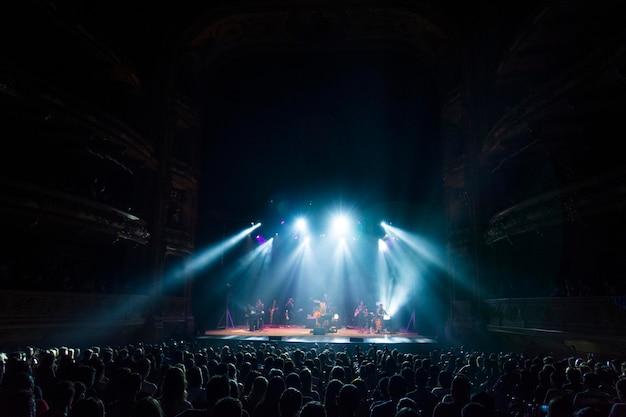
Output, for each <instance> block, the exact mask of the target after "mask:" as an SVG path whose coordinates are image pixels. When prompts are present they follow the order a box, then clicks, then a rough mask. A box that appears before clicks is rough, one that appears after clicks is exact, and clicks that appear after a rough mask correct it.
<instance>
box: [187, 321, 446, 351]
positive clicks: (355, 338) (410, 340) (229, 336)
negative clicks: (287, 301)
mask: <svg viewBox="0 0 626 417" xmlns="http://www.w3.org/2000/svg"><path fill="white" fill-rule="evenodd" d="M196 339H197V340H203V341H206V342H220V341H223V342H239V341H249V342H284V343H305V344H306V343H317V344H320V343H324V344H326V343H333V344H354V343H359V344H361V343H363V344H389V345H391V344H412V345H424V347H426V346H430V347H431V348H433V347H434V345H437V341H436V340H435V339H433V338H429V337H426V336H422V335H419V334H418V333H417V332H412V331H406V330H404V331H403V330H401V331H398V332H393V333H392V332H388V331H385V332H382V333H380V334H378V333H375V332H372V333H368V332H367V330H365V331H361V330H360V329H359V328H349V327H343V328H337V332H336V333H330V332H326V333H324V332H322V333H321V334H314V332H313V329H311V328H308V327H305V326H290V327H286V326H264V327H263V329H261V330H256V331H250V330H249V329H248V327H247V326H240V327H228V328H225V329H224V328H222V329H217V330H207V331H205V332H204V335H200V336H198V337H196Z"/></svg>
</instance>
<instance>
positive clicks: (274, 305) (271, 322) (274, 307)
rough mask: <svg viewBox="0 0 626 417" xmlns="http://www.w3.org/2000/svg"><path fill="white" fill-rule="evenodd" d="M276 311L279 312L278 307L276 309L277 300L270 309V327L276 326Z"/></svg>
mask: <svg viewBox="0 0 626 417" xmlns="http://www.w3.org/2000/svg"><path fill="white" fill-rule="evenodd" d="M276 310H278V307H276V300H274V302H273V303H272V306H271V307H270V326H271V325H273V324H274V312H275V311H276Z"/></svg>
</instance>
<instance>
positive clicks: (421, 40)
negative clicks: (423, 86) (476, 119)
mask: <svg viewBox="0 0 626 417" xmlns="http://www.w3.org/2000/svg"><path fill="white" fill-rule="evenodd" d="M256 6H257V7H255V8H254V9H251V10H248V11H245V10H242V9H241V8H237V9H232V10H227V9H219V10H217V9H216V10H213V11H212V12H211V14H209V15H205V16H203V17H201V18H199V19H197V20H196V22H194V23H193V24H192V25H190V29H189V31H188V32H187V34H186V35H185V37H184V38H182V39H181V41H180V43H179V45H180V48H178V50H177V51H175V54H176V55H177V56H178V59H174V60H173V62H179V64H178V66H176V67H175V68H172V73H171V78H170V80H171V82H172V86H173V90H174V91H177V92H180V93H182V96H183V97H187V98H188V99H189V101H190V104H191V107H196V108H197V109H201V108H202V103H203V100H204V99H205V97H206V94H207V92H208V91H209V89H210V85H211V84H212V83H218V82H219V77H218V76H217V74H218V73H219V69H220V68H222V67H227V66H228V65H229V64H230V63H232V62H234V61H236V60H237V59H240V58H242V57H246V56H251V55H255V54H258V55H261V54H274V55H280V54H290V53H294V52H298V51H305V52H306V51H311V52H315V53H325V52H327V53H335V54H336V53H342V52H349V51H352V52H354V51H358V52H363V53H367V52H368V51H393V52H395V53H398V54H404V55H407V56H411V57H413V58H414V59H415V60H416V61H418V62H419V63H420V64H421V68H420V71H424V74H425V76H422V77H421V78H422V81H421V82H424V81H423V79H427V80H428V83H429V84H431V88H432V91H431V92H430V96H431V99H433V100H437V101H438V104H439V105H438V107H441V102H442V101H443V96H444V94H447V93H448V91H449V90H451V89H453V88H454V86H456V85H458V84H459V83H460V82H461V79H460V74H461V70H460V63H459V64H457V65H452V66H451V65H449V64H450V57H451V56H454V57H459V58H458V59H460V57H461V54H460V53H458V52H455V51H456V49H457V48H458V43H457V42H456V40H455V39H456V37H455V36H452V31H450V30H447V29H443V26H441V25H438V24H435V23H434V20H430V19H428V18H426V17H425V15H424V14H421V13H419V11H415V10H413V9H406V8H400V7H397V8H396V7H350V6H347V7H328V8H325V7H324V8H310V7H295V6H290V7H285V8H277V7H272V8H268V9H265V10H264V9H262V8H261V7H258V5H256ZM419 80H420V76H419V75H417V74H416V82H420V81H419ZM431 80H432V82H431ZM433 86H434V87H433ZM201 140H202V141H213V140H216V138H211V137H203V138H202V139H201ZM217 140H219V138H217ZM202 146H206V145H202ZM209 322H210V320H209Z"/></svg>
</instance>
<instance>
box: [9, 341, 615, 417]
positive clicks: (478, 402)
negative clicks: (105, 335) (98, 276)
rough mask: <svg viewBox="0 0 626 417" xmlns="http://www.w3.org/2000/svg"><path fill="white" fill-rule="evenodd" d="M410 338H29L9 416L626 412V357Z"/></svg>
mask: <svg viewBox="0 0 626 417" xmlns="http://www.w3.org/2000/svg"><path fill="white" fill-rule="evenodd" d="M402 346H403V348H402V349H401V348H393V349H390V348H389V347H388V346H385V345H373V344H372V345H360V344H356V343H355V344H345V345H334V344H325V345H323V346H320V345H319V344H316V343H301V344H286V345H280V344H278V343H274V344H272V343H270V342H253V343H248V342H245V343H244V342H235V343H233V344H219V345H214V346H202V345H201V344H200V342H198V341H190V342H181V341H177V342H173V341H171V342H169V343H162V344H139V345H137V346H135V345H125V346H113V347H110V346H107V347H98V346H93V347H89V348H85V349H80V348H70V347H52V348H46V349H43V348H36V347H27V348H24V349H20V350H17V351H11V352H2V353H0V356H1V359H2V361H1V362H2V366H1V367H0V370H1V374H0V378H1V385H0V387H1V389H0V416H2V417H4V416H6V417H23V416H29V417H35V416H37V417H56V416H67V417H104V416H106V417H152V416H154V417H175V416H179V417H192V416H198V417H205V416H206V417H213V416H216V417H218V416H219V417H231V416H237V417H296V416H299V417H348V416H351V417H400V416H404V417H407V416H419V417H431V416H432V417H451V416H458V417H474V416H481V417H507V416H510V417H540V416H547V417H560V416H602V417H618V416H624V415H626V414H625V413H626V375H625V370H626V362H625V361H624V360H623V359H621V358H612V359H606V358H603V359H602V360H600V359H599V358H597V357H595V356H593V355H583V356H570V357H562V358H558V357H556V355H553V354H549V353H548V354H545V355H536V356H532V357H530V356H526V355H525V354H523V353H515V352H508V353H504V352H487V351H477V350H471V349H466V348H464V347H449V348H446V349H443V348H433V349H431V350H428V351H425V352H424V351H422V352H421V353H417V352H415V351H412V350H413V349H412V348H411V345H402ZM402 350H404V351H402Z"/></svg>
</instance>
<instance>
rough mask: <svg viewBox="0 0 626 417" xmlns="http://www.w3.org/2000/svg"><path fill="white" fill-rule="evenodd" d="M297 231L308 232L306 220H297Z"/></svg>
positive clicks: (299, 218) (302, 218)
mask: <svg viewBox="0 0 626 417" xmlns="http://www.w3.org/2000/svg"><path fill="white" fill-rule="evenodd" d="M296 230H298V231H303V230H306V220H305V219H304V217H298V218H297V219H296Z"/></svg>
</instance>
